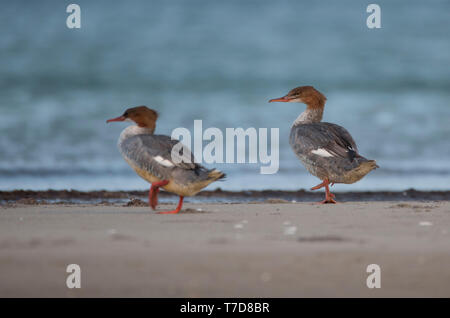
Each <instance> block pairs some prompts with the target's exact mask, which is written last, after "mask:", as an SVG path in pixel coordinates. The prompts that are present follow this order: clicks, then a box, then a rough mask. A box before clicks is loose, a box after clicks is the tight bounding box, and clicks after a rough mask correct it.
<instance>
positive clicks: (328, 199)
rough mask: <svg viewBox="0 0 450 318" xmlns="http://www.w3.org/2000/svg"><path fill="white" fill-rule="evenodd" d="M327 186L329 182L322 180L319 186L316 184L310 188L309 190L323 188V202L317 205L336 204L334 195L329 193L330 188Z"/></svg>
mask: <svg viewBox="0 0 450 318" xmlns="http://www.w3.org/2000/svg"><path fill="white" fill-rule="evenodd" d="M329 184H330V182H329V181H328V179H325V180H323V182H322V183H321V184H318V185H316V186H315V187H312V188H311V190H317V189H320V188H322V187H325V200H323V201H321V202H319V203H322V204H323V203H336V201H335V200H334V194H333V193H331V192H330V188H329V186H328V185H329ZM333 184H334V183H333Z"/></svg>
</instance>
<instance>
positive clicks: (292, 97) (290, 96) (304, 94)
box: [269, 86, 327, 108]
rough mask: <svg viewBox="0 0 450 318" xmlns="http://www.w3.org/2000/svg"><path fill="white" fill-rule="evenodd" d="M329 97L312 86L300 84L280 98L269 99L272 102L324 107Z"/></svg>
mask: <svg viewBox="0 0 450 318" xmlns="http://www.w3.org/2000/svg"><path fill="white" fill-rule="evenodd" d="M326 100H327V98H326V97H325V96H324V95H323V94H322V93H321V92H319V91H318V90H317V89H315V88H314V87H312V86H299V87H296V88H294V89H291V90H290V91H289V93H287V94H286V95H285V96H283V97H280V98H275V99H271V100H269V103H272V102H285V103H292V102H297V103H304V104H306V105H308V107H311V108H314V107H323V106H324V105H325V101H326Z"/></svg>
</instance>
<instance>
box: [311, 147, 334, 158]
mask: <svg viewBox="0 0 450 318" xmlns="http://www.w3.org/2000/svg"><path fill="white" fill-rule="evenodd" d="M311 153H313V154H315V155H318V156H321V157H333V155H332V154H331V153H329V152H328V151H327V150H326V149H324V148H318V149H315V150H311Z"/></svg>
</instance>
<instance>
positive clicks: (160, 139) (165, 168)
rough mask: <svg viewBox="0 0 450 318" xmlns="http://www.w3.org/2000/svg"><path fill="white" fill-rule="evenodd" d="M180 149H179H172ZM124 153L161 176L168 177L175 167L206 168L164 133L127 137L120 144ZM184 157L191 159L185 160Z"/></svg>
mask: <svg viewBox="0 0 450 318" xmlns="http://www.w3.org/2000/svg"><path fill="white" fill-rule="evenodd" d="M174 147H176V148H175V149H178V151H172V150H173V149H174ZM120 150H121V152H122V154H123V155H124V156H125V157H126V158H127V159H128V160H130V161H132V162H133V164H135V165H136V166H137V167H139V168H141V169H144V170H146V171H149V172H151V173H152V174H154V175H155V176H157V177H159V178H167V177H168V176H169V174H170V172H171V171H172V170H173V169H177V168H178V169H184V170H193V171H194V172H197V171H198V170H200V169H204V168H203V167H202V166H200V165H199V164H197V163H195V160H194V156H193V154H192V153H191V151H190V150H189V149H188V148H187V147H185V146H183V145H182V144H180V142H179V141H178V140H172V139H171V138H170V137H169V136H163V135H147V134H145V135H135V136H132V137H130V138H127V139H125V140H124V141H123V142H122V144H121V145H120ZM183 158H190V160H185V161H187V162H184V161H183Z"/></svg>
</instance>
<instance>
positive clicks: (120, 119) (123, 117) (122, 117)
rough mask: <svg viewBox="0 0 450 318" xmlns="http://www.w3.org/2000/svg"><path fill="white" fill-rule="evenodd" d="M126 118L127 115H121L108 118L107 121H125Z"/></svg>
mask: <svg viewBox="0 0 450 318" xmlns="http://www.w3.org/2000/svg"><path fill="white" fill-rule="evenodd" d="M125 119H126V118H125V116H119V117H116V118H111V119H108V120H107V121H106V123H110V122H112V121H124V120H125Z"/></svg>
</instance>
